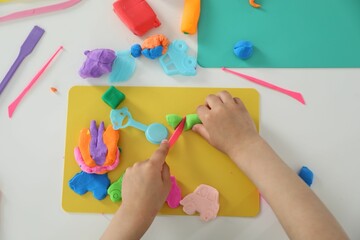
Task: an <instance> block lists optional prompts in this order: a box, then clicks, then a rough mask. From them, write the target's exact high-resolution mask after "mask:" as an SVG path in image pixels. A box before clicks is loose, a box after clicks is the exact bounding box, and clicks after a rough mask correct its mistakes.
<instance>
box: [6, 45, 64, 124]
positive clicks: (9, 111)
mask: <svg viewBox="0 0 360 240" xmlns="http://www.w3.org/2000/svg"><path fill="white" fill-rule="evenodd" d="M62 49H63V46H60V47H59V49H58V50H57V51H56V52H55V53H54V55H52V57H51V58H50V59H49V60H48V61H47V63H46V64H45V65H44V66H43V67H42V68H41V69H40V71H39V72H38V73H37V74H36V75H35V77H34V78H33V79H32V80H31V81H30V83H29V84H28V85H27V86H26V87H25V88H24V90H23V91H22V92H21V93H20V95H19V96H18V97H17V98H16V99H15V100H14V101H13V102H12V103H11V104H10V105H9V106H8V113H9V118H11V117H12V115H13V113H14V111H15V109H16V107H17V105H19V103H20V101H21V99H22V98H23V97H24V96H25V94H26V93H27V92H28V91H29V90H30V88H31V87H32V86H33V85H34V84H35V82H36V81H37V80H38V79H39V78H40V76H41V75H42V74H43V73H44V72H45V70H46V68H47V67H48V66H49V64H50V63H51V62H52V60H53V59H54V58H55V56H56V55H57V54H58V53H59V52H60V51H61V50H62Z"/></svg>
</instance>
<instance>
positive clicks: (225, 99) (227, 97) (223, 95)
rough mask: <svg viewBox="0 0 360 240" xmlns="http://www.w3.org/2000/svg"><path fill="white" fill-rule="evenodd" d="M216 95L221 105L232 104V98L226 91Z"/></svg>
mask: <svg viewBox="0 0 360 240" xmlns="http://www.w3.org/2000/svg"><path fill="white" fill-rule="evenodd" d="M216 95H217V96H219V98H220V99H221V101H222V102H223V103H227V102H234V99H233V97H232V96H231V94H230V93H229V92H228V91H221V92H218V93H217V94H216Z"/></svg>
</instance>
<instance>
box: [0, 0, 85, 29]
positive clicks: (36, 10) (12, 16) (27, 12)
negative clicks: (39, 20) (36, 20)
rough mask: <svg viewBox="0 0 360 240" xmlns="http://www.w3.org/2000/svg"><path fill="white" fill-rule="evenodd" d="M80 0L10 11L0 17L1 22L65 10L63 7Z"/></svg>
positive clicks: (70, 5) (72, 4)
mask: <svg viewBox="0 0 360 240" xmlns="http://www.w3.org/2000/svg"><path fill="white" fill-rule="evenodd" d="M80 1H81V0H68V1H65V2H61V3H56V4H52V5H48V6H44V7H38V8H32V9H28V10H24V11H19V12H14V13H10V14H8V15H5V16H2V17H0V23H1V22H6V21H10V20H15V19H19V18H25V17H30V16H34V15H39V14H43V13H49V12H55V11H58V10H63V9H66V8H69V7H72V6H74V5H75V4H77V3H79V2H80Z"/></svg>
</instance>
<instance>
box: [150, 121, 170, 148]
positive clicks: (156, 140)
mask: <svg viewBox="0 0 360 240" xmlns="http://www.w3.org/2000/svg"><path fill="white" fill-rule="evenodd" d="M145 136H146V139H147V140H148V141H149V142H151V143H153V144H160V143H161V141H162V140H164V139H166V138H167V136H168V130H167V129H166V127H165V126H164V125H162V124H160V123H153V124H150V125H149V126H148V127H147V129H146V131H145Z"/></svg>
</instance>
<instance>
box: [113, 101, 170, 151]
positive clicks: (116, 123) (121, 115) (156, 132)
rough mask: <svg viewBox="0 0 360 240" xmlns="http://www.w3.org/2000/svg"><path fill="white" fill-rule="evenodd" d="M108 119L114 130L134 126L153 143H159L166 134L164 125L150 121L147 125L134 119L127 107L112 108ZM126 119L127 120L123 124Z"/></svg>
mask: <svg viewBox="0 0 360 240" xmlns="http://www.w3.org/2000/svg"><path fill="white" fill-rule="evenodd" d="M110 119H111V123H112V125H113V128H114V130H118V129H120V128H126V127H129V126H131V127H134V128H137V129H139V130H141V131H143V132H145V136H146V139H147V140H148V141H149V142H151V143H153V144H160V143H161V141H162V140H164V139H166V138H167V136H168V131H167V129H166V127H165V126H164V125H162V124H160V123H152V124H150V125H149V126H146V125H145V124H142V123H140V122H137V121H135V120H134V119H133V118H132V116H131V113H130V112H129V110H128V108H127V107H123V108H121V109H116V110H115V109H113V110H111V112H110ZM125 119H127V122H126V123H125V124H123V123H124V122H125V121H126V120H125Z"/></svg>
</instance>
